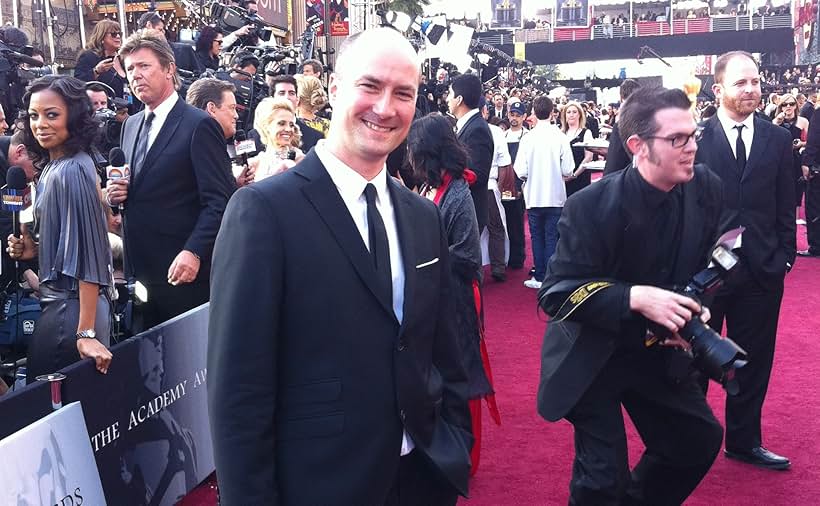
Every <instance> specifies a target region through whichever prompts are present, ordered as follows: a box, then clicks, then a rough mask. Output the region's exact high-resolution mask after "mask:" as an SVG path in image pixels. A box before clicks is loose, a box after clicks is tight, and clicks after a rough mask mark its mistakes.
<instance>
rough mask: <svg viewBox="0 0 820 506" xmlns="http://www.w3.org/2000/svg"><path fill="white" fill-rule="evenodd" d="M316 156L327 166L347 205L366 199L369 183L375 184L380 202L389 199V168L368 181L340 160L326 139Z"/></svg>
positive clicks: (321, 142)
mask: <svg viewBox="0 0 820 506" xmlns="http://www.w3.org/2000/svg"><path fill="white" fill-rule="evenodd" d="M316 155H317V156H318V157H319V160H321V162H322V164H323V165H324V166H325V169H326V170H327V173H328V174H329V175H330V179H332V180H333V184H335V185H336V188H337V189H338V190H339V195H341V196H342V200H344V201H345V203H348V202H355V201H357V200H358V199H360V198H362V199H363V198H364V189H365V187H366V186H367V183H373V186H375V187H376V194H377V198H378V200H380V201H381V200H384V199H389V198H390V196H389V194H388V193H387V166H386V165H385V166H384V167H382V170H381V171H380V172H379V173H378V174H377V175H376V177H374V178H373V179H372V180H370V181H368V180H367V179H365V178H364V177H362V175H361V174H359V173H358V172H356V171H355V170H353V169H352V168H350V167H349V166H348V165H347V164H345V163H344V162H343V161H341V160H339V159H338V158H337V157H336V155H334V154H333V153H331V152H330V150H329V149H327V147H326V146H325V143H324V139H323V140H321V141H319V142H318V143H317V144H316Z"/></svg>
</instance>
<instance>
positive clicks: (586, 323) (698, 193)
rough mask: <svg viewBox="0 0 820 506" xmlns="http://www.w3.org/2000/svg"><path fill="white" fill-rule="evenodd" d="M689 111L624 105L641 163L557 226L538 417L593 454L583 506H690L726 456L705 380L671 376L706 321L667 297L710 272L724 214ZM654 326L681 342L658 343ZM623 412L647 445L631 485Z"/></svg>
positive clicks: (586, 195) (665, 94)
mask: <svg viewBox="0 0 820 506" xmlns="http://www.w3.org/2000/svg"><path fill="white" fill-rule="evenodd" d="M690 105H691V103H690V102H689V99H688V98H687V97H686V95H685V94H684V93H683V92H682V91H680V90H667V89H664V88H659V89H653V90H648V91H646V92H644V93H642V94H641V97H640V100H628V101H627V102H626V104H625V105H624V107H623V109H622V111H621V116H620V128H621V132H622V134H623V138H624V139H626V147H627V149H628V150H629V151H630V152H631V153H632V154H633V157H634V158H633V161H632V164H631V165H630V166H629V167H628V168H627V169H626V170H624V171H621V172H619V173H617V174H616V175H613V176H610V177H606V178H603V179H601V180H600V181H599V182H597V183H595V184H593V185H590V186H588V187H587V188H585V189H583V190H581V191H579V192H578V193H576V194H575V195H573V197H572V198H571V199H569V200H567V202H566V205H565V207H564V209H563V214H562V217H561V220H560V222H559V224H558V229H559V233H560V239H559V241H558V246H557V249H556V252H555V255H554V256H553V257H552V259H551V260H550V262H549V265H548V268H547V276H546V278H545V279H544V282H543V286H542V288H541V291H540V293H539V302H540V305H541V307H542V308H543V309H544V310H545V311H546V312H547V313H549V314H550V315H551V316H553V319H552V320H551V321H550V323H549V324H548V326H547V331H546V335H545V336H544V343H543V350H542V354H541V357H542V361H541V380H540V385H539V390H538V411H539V413H540V414H541V416H542V417H544V418H545V419H547V420H549V421H557V420H559V419H561V418H565V419H566V420H568V421H569V422H570V423H572V424H573V427H574V430H575V445H576V448H579V449H580V448H583V450H584V451H583V453H581V452H580V451H579V452H577V453H576V456H575V464H574V471H573V479H572V482H571V484H570V490H571V498H570V502H571V503H573V504H613V503H618V504H625V503H631V501H634V502H635V503H637V504H681V503H683V501H684V500H685V499H686V498H687V497H688V496H689V494H690V493H691V492H692V491H693V490H694V488H695V487H696V486H697V485H698V483H699V482H700V481H701V479H702V478H703V476H704V475H705V474H706V472H707V471H708V470H709V468H710V467H711V465H712V462H713V461H714V459H715V457H716V456H717V453H718V451H719V449H720V446H721V442H722V436H723V432H722V428H721V426H720V424H719V423H718V421H717V420H716V419H715V417H714V415H713V414H712V411H711V409H710V408H709V406H708V405H707V404H706V399H705V397H704V394H703V391H702V390H701V388H700V387H699V385H698V383H697V381H696V380H695V379H694V378H693V377H690V376H688V375H684V376H683V377H677V378H671V377H670V374H669V366H670V364H676V363H679V361H680V360H681V359H685V352H686V351H688V350H689V349H690V347H691V346H690V343H689V342H688V341H687V340H685V339H683V338H681V336H680V334H679V332H680V331H681V329H684V328H686V326H687V322H689V321H691V320H693V319H694V318H698V315H701V316H702V319H703V320H706V319H708V310H706V309H705V308H704V307H702V306H701V304H700V303H698V302H696V301H695V300H693V299H692V298H690V297H687V296H685V295H682V294H680V293H675V292H674V291H672V290H671V288H672V287H675V286H684V285H686V284H687V283H688V282H689V281H690V278H692V276H693V275H694V274H696V273H698V272H699V271H701V270H702V269H703V268H705V267H706V266H707V264H708V260H709V255H710V253H711V251H710V249H711V245H712V244H713V241H714V239H715V237H717V235H718V227H719V218H720V214H721V208H722V202H721V183H720V181H719V179H718V178H717V177H716V176H715V175H713V174H712V173H711V172H710V171H709V170H708V169H707V168H706V167H703V166H700V165H697V166H694V165H693V164H694V159H695V153H696V151H697V149H698V148H697V144H696V138H697V137H698V135H699V129H698V127H697V125H696V124H695V122H694V120H693V118H692V114H691V113H690V110H689V108H690ZM659 287H667V288H670V289H664V288H659ZM650 322H654V323H655V324H657V325H660V326H661V327H663V328H665V329H666V330H667V331H668V332H669V335H670V336H671V337H670V338H668V339H665V340H662V341H661V342H660V343H656V341H658V340H659V338H658V337H657V336H654V335H649V334H647V330H648V328H649V323H650ZM653 343H654V344H653ZM622 408H625V409H626V411H627V412H628V413H629V416H630V418H631V419H632V420H633V422H634V423H635V426H636V427H637V428H638V432H639V433H640V435H641V438H642V440H643V442H644V443H645V445H646V451H645V453H644V454H643V457H642V458H641V460H640V461H639V462H638V464H637V466H635V468H634V470H633V472H632V476H631V480H630V473H629V469H628V455H627V442H626V435H625V433H624V428H623V427H624V421H623V413H622ZM589 462H595V469H594V472H593V470H592V469H591V468H590V467H589V465H588V463H589Z"/></svg>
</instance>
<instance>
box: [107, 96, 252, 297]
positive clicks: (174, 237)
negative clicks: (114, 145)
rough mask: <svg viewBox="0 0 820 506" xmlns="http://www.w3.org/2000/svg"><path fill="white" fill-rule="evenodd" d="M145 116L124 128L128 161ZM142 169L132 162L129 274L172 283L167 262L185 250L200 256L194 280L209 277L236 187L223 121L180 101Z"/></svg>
mask: <svg viewBox="0 0 820 506" xmlns="http://www.w3.org/2000/svg"><path fill="white" fill-rule="evenodd" d="M144 114H145V111H144V110H143V111H141V112H140V113H138V114H136V115H134V116H131V117H129V118H128V119H127V120H126V121H125V124H124V125H123V128H122V142H121V144H122V150H123V151H124V152H125V159H126V161H127V162H128V163H129V164H131V161H132V159H133V155H134V147H135V144H136V139H137V134H138V132H139V130H140V126H141V125H142V121H143V116H144ZM137 169H138V172H137V173H136V174H135V173H134V172H133V171H134V167H132V168H131V170H132V175H131V184H130V186H129V188H128V200H127V201H126V203H125V214H124V217H123V226H124V228H125V248H126V249H125V251H126V260H127V262H128V267H129V275H130V274H134V275H135V276H136V277H137V279H139V280H140V281H142V282H143V283H146V282H147V283H151V284H167V279H168V267H170V265H171V262H173V260H174V258H175V257H176V256H177V254H178V253H179V252H180V251H182V250H183V249H186V250H188V251H191V252H193V253H195V254H197V255H199V258H200V260H201V265H200V270H199V274H198V275H197V279H196V281H197V282H204V283H207V282H208V277H209V270H210V265H211V252H212V250H213V245H214V241H215V240H216V233H217V232H218V231H219V224H220V222H221V220H222V213H223V212H224V211H225V206H226V205H227V203H228V199H229V198H230V196H231V194H232V193H233V191H234V189H235V188H236V182H235V180H234V178H233V175H232V174H231V165H230V160H229V159H228V153H227V151H226V150H225V137H224V135H223V133H222V128H221V127H220V126H219V123H217V122H216V120H214V119H213V118H211V117H210V116H208V113H206V112H205V111H201V110H199V109H197V108H195V107H192V106H190V105H188V104H186V103H185V102H183V101H182V99H181V98H180V99H178V100H177V103H176V104H175V105H174V107H173V109H171V112H170V113H169V114H168V117H167V118H166V120H165V123H164V124H163V125H162V129H161V130H160V131H159V134H158V135H157V137H156V140H155V141H154V143H153V144H152V145H151V149H149V150H148V153H147V154H146V156H145V162H144V163H143V167H142V168H137Z"/></svg>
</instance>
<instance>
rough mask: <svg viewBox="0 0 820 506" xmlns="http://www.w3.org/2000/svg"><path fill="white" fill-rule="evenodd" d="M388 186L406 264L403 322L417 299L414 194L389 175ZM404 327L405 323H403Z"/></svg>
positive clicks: (407, 317)
mask: <svg viewBox="0 0 820 506" xmlns="http://www.w3.org/2000/svg"><path fill="white" fill-rule="evenodd" d="M387 187H388V188H389V190H390V200H391V201H392V202H393V210H394V212H395V214H396V228H397V230H398V235H399V243H400V248H401V258H402V263H403V264H404V308H403V311H402V314H403V316H402V324H403V323H404V322H407V321H410V318H409V317H410V315H411V310H412V309H413V306H412V304H413V299H415V297H414V294H415V289H416V266H415V261H416V260H417V259H418V258H419V256H418V254H416V234H415V233H414V223H413V217H414V214H413V206H412V201H411V199H412V198H414V197H413V195H412V194H410V193H408V192H406V191H402V189H401V188H400V183H399V182H398V181H396V180H394V179H393V178H392V177H390V176H388V177H387ZM402 328H404V325H402Z"/></svg>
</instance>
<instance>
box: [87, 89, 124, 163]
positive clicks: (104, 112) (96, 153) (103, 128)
mask: <svg viewBox="0 0 820 506" xmlns="http://www.w3.org/2000/svg"><path fill="white" fill-rule="evenodd" d="M85 92H86V94H87V95H88V99H89V100H90V101H91V108H92V110H93V111H94V116H96V118H97V121H98V123H99V125H100V131H99V136H98V138H97V140H96V141H95V142H94V145H93V147H92V151H93V157H94V161H95V163H96V164H97V167H99V168H101V167H103V166H105V165H107V163H108V153H109V152H110V151H111V149H112V148H115V147H119V145H120V133H121V132H122V124H123V123H124V122H125V120H126V119H128V103H127V102H126V101H125V100H124V99H122V98H114V97H113V93H114V92H113V90H112V89H111V88H109V87H108V86H107V85H105V84H103V83H101V82H99V81H91V82H89V83H86V85H85Z"/></svg>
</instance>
